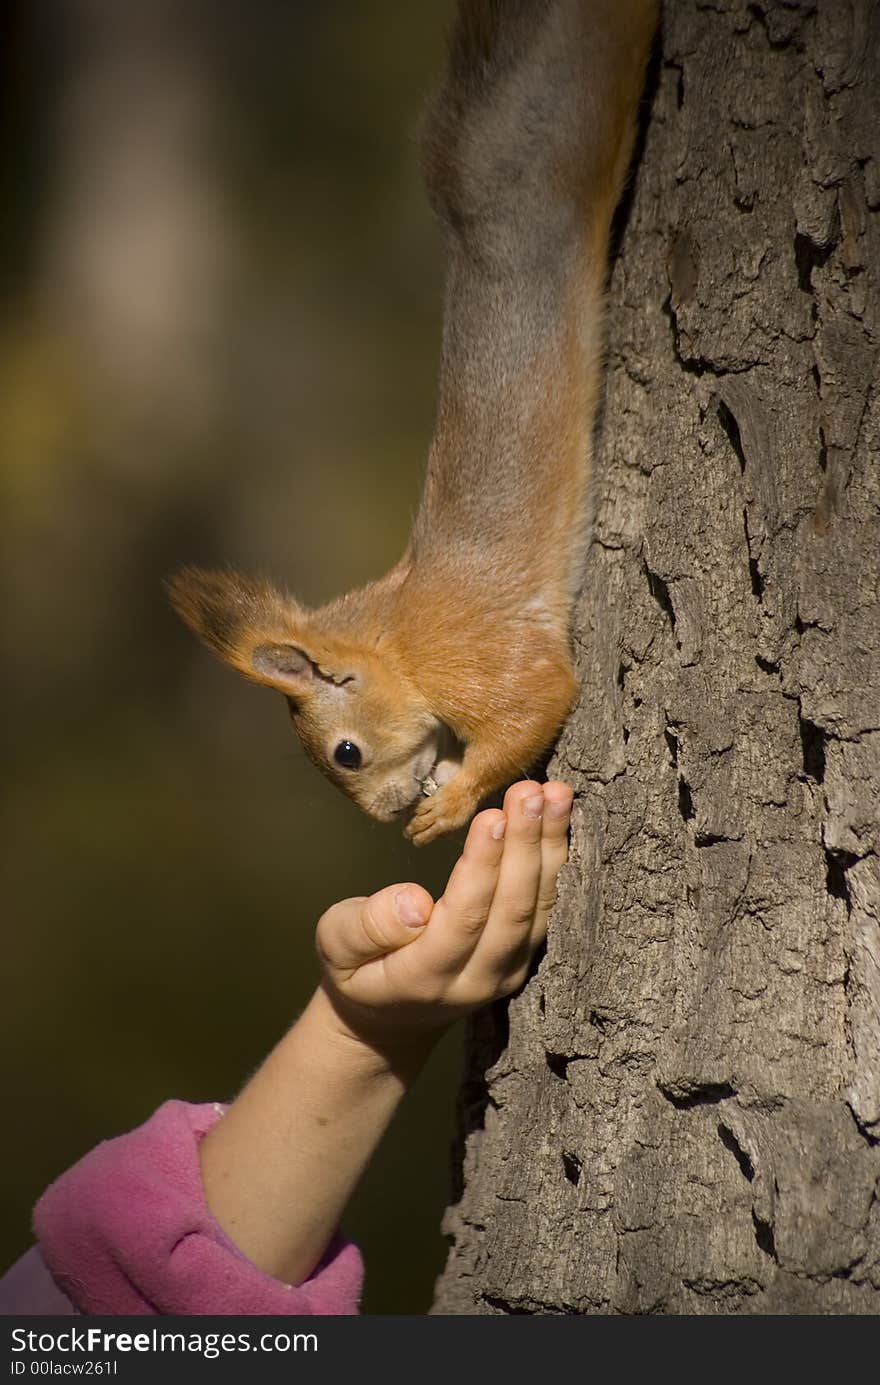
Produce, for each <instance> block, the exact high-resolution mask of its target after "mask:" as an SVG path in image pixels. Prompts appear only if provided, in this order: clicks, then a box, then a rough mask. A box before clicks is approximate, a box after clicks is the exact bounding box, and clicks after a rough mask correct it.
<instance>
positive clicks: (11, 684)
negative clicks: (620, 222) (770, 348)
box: [0, 0, 459, 1313]
mask: <svg viewBox="0 0 880 1385" xmlns="http://www.w3.org/2000/svg"><path fill="white" fill-rule="evenodd" d="M450 12H451V4H450V3H447V0H419V3H418V4H417V5H411V4H406V3H403V0H248V2H247V3H246V4H242V3H240V0H173V2H172V0H125V3H124V4H121V3H118V2H117V0H11V3H9V2H8V0H7V3H4V4H3V5H2V9H0V14H2V33H0V69H2V72H0V76H2V86H0V104H2V115H0V168H2V179H3V186H2V209H3V210H2V218H0V251H2V253H0V284H2V318H0V480H2V501H3V514H4V521H3V544H2V563H3V575H4V579H5V588H6V599H5V601H4V611H5V617H6V619H5V624H4V629H5V638H4V642H3V649H4V662H5V675H4V685H5V690H6V694H7V714H6V718H5V720H6V725H7V727H8V730H9V738H8V739H9V744H8V752H7V764H8V770H7V773H6V775H5V776H4V779H5V793H4V826H3V836H2V841H3V856H4V859H5V872H4V874H5V885H4V891H3V901H4V910H3V912H4V940H3V947H2V955H3V958H4V962H5V968H4V970H5V980H4V986H3V1004H2V1026H3V1034H2V1053H3V1059H2V1061H3V1090H4V1108H5V1128H6V1136H5V1139H4V1142H3V1178H2V1181H0V1197H2V1200H3V1215H2V1247H0V1260H2V1262H3V1263H4V1264H8V1263H10V1262H11V1261H12V1260H13V1258H14V1257H15V1256H16V1255H17V1254H19V1253H20V1252H21V1251H22V1250H24V1249H25V1248H26V1246H27V1245H28V1244H29V1242H30V1230H29V1216H30V1208H31V1206H32V1204H33V1202H34V1200H35V1199H36V1197H37V1196H38V1195H39V1193H40V1192H41V1191H42V1189H43V1188H44V1187H45V1186H46V1184H47V1183H48V1182H49V1181H50V1180H51V1179H52V1178H53V1177H54V1176H56V1175H57V1174H58V1173H59V1172H61V1171H62V1170H63V1169H64V1168H66V1167H67V1166H69V1165H70V1164H71V1163H72V1162H73V1161H74V1160H75V1159H77V1158H78V1157H79V1156H80V1155H81V1154H82V1153H83V1152H84V1151H86V1150H87V1149H89V1148H90V1147H91V1146H92V1145H94V1144H95V1143H96V1142H97V1141H98V1140H100V1139H102V1138H106V1137H107V1136H110V1135H113V1134H115V1133H118V1132H120V1131H122V1130H124V1129H127V1128H130V1127H131V1126H133V1125H135V1124H137V1123H139V1122H140V1121H141V1120H143V1119H145V1118H146V1117H147V1115H148V1114H149V1113H150V1112H151V1111H152V1110H153V1109H154V1107H155V1106H156V1105H158V1104H159V1103H160V1102H161V1101H163V1100H164V1099H166V1098H167V1097H170V1096H178V1097H184V1098H187V1099H193V1100H215V1099H221V1098H228V1097H230V1096H231V1095H233V1094H234V1093H235V1091H236V1090H237V1088H238V1087H239V1086H240V1084H241V1083H242V1081H243V1080H244V1079H245V1078H246V1076H247V1075H248V1073H249V1072H250V1071H252V1069H253V1068H254V1067H255V1066H256V1064H257V1063H258V1062H259V1060H260V1059H261V1057H262V1056H263V1055H264V1054H265V1053H266V1052H267V1051H268V1049H269V1048H270V1047H271V1045H272V1044H273V1043H274V1041H275V1040H276V1038H277V1037H278V1036H279V1034H280V1033H281V1032H282V1031H283V1029H284V1028H285V1027H286V1026H287V1025H288V1024H289V1023H290V1021H291V1020H292V1018H293V1017H294V1016H295V1014H296V1013H297V1011H298V1009H299V1008H300V1007H301V1006H302V1005H303V1003H304V1002H305V1000H306V999H307V997H308V994H309V993H310V991H311V989H312V987H313V986H314V984H315V981H316V978H317V967H316V963H315V960H314V957H313V951H312V948H313V943H312V937H313V930H314V925H315V921H316V919H317V918H318V916H319V914H320V913H321V911H322V910H323V909H324V908H326V907H327V905H329V904H330V903H331V902H333V901H334V900H336V899H338V898H342V897H345V896H347V895H351V894H360V893H367V892H370V891H371V890H373V889H374V888H378V887H380V886H382V885H384V884H387V883H389V882H391V881H393V880H398V879H418V880H421V881H423V883H425V884H426V886H427V887H428V888H429V889H431V890H432V891H433V892H435V893H436V892H438V891H439V889H440V888H441V887H442V882H443V881H444V879H445V877H446V874H447V872H448V868H449V865H450V863H451V860H452V856H453V850H454V848H452V847H450V846H448V845H446V846H438V847H432V848H429V849H428V850H427V851H426V852H424V853H416V852H414V851H413V850H412V849H411V848H410V847H409V846H408V845H407V844H406V843H405V842H404V840H403V838H402V837H401V836H400V835H399V834H398V832H397V830H396V829H394V828H389V827H383V826H380V825H378V824H375V823H372V822H371V821H369V820H368V819H367V818H366V817H364V816H362V815H361V814H360V813H359V812H358V810H356V809H355V808H354V807H353V806H352V805H351V804H349V803H348V801H347V800H345V799H344V798H343V797H342V796H341V795H340V794H339V793H338V791H337V790H335V789H334V788H332V787H331V786H330V785H329V784H327V783H325V781H324V780H323V779H322V778H321V776H320V775H319V774H318V772H317V771H316V770H315V769H314V768H313V767H312V765H311V764H310V763H308V762H307V761H306V760H305V758H304V757H303V755H302V753H301V752H300V750H299V747H298V743H297V741H296V740H295V738H294V737H293V736H292V734H291V732H290V729H289V726H288V719H287V713H286V709H285V705H284V702H283V700H282V699H281V698H280V697H277V696H275V695H273V694H271V693H269V692H267V691H265V690H262V689H257V688H252V687H249V686H247V685H246V684H245V683H244V682H243V681H241V680H238V679H237V678H236V677H235V676H234V675H233V674H232V673H231V672H229V671H227V670H226V669H225V668H223V667H221V666H220V665H219V664H216V663H215V662H214V661H213V660H212V659H211V658H210V656H209V655H208V654H206V653H205V652H204V651H202V650H201V649H200V648H199V647H197V646H196V644H195V643H194V641H192V640H191V638H190V637H189V636H188V634H187V633H186V632H185V631H184V630H183V629H182V628H181V627H179V626H178V625H177V623H176V622H175V618H174V617H173V615H172V613H171V611H170V609H169V608H168V606H167V604H166V602H165V600H164V597H163V593H162V580H163V577H165V576H166V575H167V574H168V573H169V572H170V571H171V570H173V569H174V568H175V566H177V565H178V564H180V563H182V562H185V561H196V562H199V563H202V564H222V563H227V562H229V563H232V564H234V565H236V566H239V567H241V568H242V569H244V570H245V571H258V572H265V573H268V574H270V575H272V576H273V577H275V578H276V579H278V580H279V581H280V582H282V583H286V584H287V585H289V587H290V588H291V589H292V590H294V591H295V592H296V593H297V594H298V595H300V596H301V597H302V598H303V599H304V600H306V601H309V602H319V601H321V600H322V599H325V598H329V597H330V596H333V595H335V594H337V593H338V592H340V591H341V590H343V589H345V588H347V587H349V586H352V585H354V584H357V583H359V582H361V581H364V580H367V579H369V578H370V577H374V576H377V575H379V574H380V573H381V572H382V571H383V570H385V568H387V567H388V566H390V565H391V563H392V562H393V561H394V560H396V558H397V557H398V556H399V553H400V551H401V550H402V548H403V546H404V543H405V540H406V535H407V532H408V528H409V522H410V517H411V514H412V510H413V507H414V505H415V502H416V500H417V497H418V493H419V488H420V484H421V476H422V469H423V462H424V457H425V452H426V447H427V442H428V439H429V436H430V429H431V423H432V415H433V400H434V382H435V372H436V362H437V354H438V343H439V330H440V302H441V288H442V245H441V238H440V235H439V232H438V231H437V229H436V228H435V227H434V225H433V224H432V221H431V217H430V214H429V211H428V209H427V205H426V200H425V196H424V194H423V191H422V188H421V184H420V179H419V172H418V154H417V141H416V133H417V127H418V119H419V112H420V109H421V107H422V104H423V102H424V98H425V95H426V94H427V92H428V91H429V90H430V87H431V84H432V81H433V79H434V75H435V74H436V72H437V70H438V67H439V64H440V62H441V58H442V51H443V35H444V32H445V29H446V27H447V25H448V21H449V17H450ZM458 1063H459V1037H458V1036H454V1037H452V1038H451V1039H450V1040H449V1041H447V1042H445V1044H444V1045H443V1047H442V1048H441V1049H440V1050H439V1051H438V1054H437V1055H436V1056H435V1059H434V1060H433V1062H432V1064H431V1066H430V1067H429V1068H428V1070H427V1071H426V1072H425V1073H424V1075H423V1077H422V1079H421V1082H420V1085H419V1086H418V1088H417V1089H416V1090H415V1091H413V1092H412V1093H411V1094H410V1097H409V1099H408V1101H407V1103H406V1106H405V1108H404V1110H403V1111H402V1113H401V1115H400V1117H399V1119H398V1121H397V1123H396V1125H395V1127H394V1128H393V1130H392V1131H391V1133H390V1135H389V1137H388V1139H387V1140H386V1142H385V1144H384V1146H383V1149H382V1151H381V1153H380V1155H379V1157H378V1158H377V1159H376V1161H375V1163H374V1165H373V1166H372V1168H371V1170H370V1173H369V1175H368V1177H367V1179H366V1181H365V1183H364V1185H363V1186H362V1188H361V1189H360V1191H359V1193H358V1195H357V1197H356V1199H355V1202H354V1204H353V1206H352V1207H351V1209H350V1214H349V1216H348V1217H347V1220H346V1226H347V1229H348V1230H349V1231H350V1232H351V1233H352V1234H354V1235H355V1236H356V1237H357V1239H358V1240H359V1241H360V1243H361V1245H362V1247H363V1249H364V1252H365V1255H366V1259H367V1267H368V1277H367V1292H366V1304H365V1306H366V1309H367V1311H370V1312H384V1313H421V1312H424V1311H425V1310H426V1309H427V1307H428V1305H429V1302H430V1297H431V1288H432V1282H433V1278H434V1275H435V1273H436V1271H437V1269H438V1268H439V1265H440V1263H441V1260H442V1256H443V1244H442V1241H441V1237H440V1230H439V1226H440V1217H441V1213H442V1209H443V1206H444V1205H445V1202H446V1200H447V1190H448V1159H449V1155H448V1149H449V1141H450V1131H451V1125H452V1119H453V1106H454V1096H455V1086H456V1081H457V1068H458Z"/></svg>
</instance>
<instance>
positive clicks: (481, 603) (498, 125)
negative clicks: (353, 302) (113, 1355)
mask: <svg viewBox="0 0 880 1385" xmlns="http://www.w3.org/2000/svg"><path fill="white" fill-rule="evenodd" d="M656 18H657V6H656V3H655V0H461V4H460V14H459V21H458V27H457V29H456V31H455V33H454V35H453V42H452V48H451V53H450V61H449V68H448V72H447V77H446V81H445V84H444V86H443V87H442V89H441V91H440V93H439V95H438V97H437V98H436V99H435V101H434V103H433V106H432V108H431V112H430V116H429V120H428V125H427V130H426V136H425V165H426V176H427V181H428V188H429V193H430V195H431V200H432V203H433V205H434V206H435V208H436V209H437V210H438V213H439V214H440V216H441V218H442V219H443V220H444V222H445V223H446V226H447V229H448V231H449V274H448V280H447V293H446V306H445V317H444V339H443V358H442V365H441V373H440V391H439V404H438V415H437V427H436V431H435V436H434V440H433V443H432V445H431V451H430V455H429V459H428V469H427V476H426V481H425V488H424V493H423V496H422V501H421V505H420V507H419V512H418V514H417V516H416V520H415V523H414V525H413V531H412V534H411V537H410V542H409V546H408V548H407V551H406V553H405V554H404V556H403V558H402V559H401V561H400V562H399V563H398V564H397V566H396V567H394V568H393V569H392V570H391V571H390V572H389V573H388V574H387V575H386V576H385V577H383V578H382V579H380V580H379V581H377V582H374V583H372V584H370V585H369V586H367V587H364V588H362V589H360V590H358V591H354V592H350V593H348V594H347V595H346V596H343V597H340V598H339V599H338V600H336V601H333V602H330V603H329V604H328V605H327V606H324V607H322V608H321V609H320V610H316V611H307V610H305V609H304V608H303V607H301V606H300V605H299V604H298V603H296V602H295V601H293V600H292V599H291V598H288V597H285V596H283V595H282V594H281V593H279V592H278V591H277V590H276V589H275V588H273V587H271V586H270V585H269V584H267V583H264V582H259V581H254V580H252V579H248V578H244V577H240V576H238V575H237V574H235V573H204V572H200V571H198V570H195V569H185V570H184V571H183V572H182V573H180V574H179V575H178V576H177V577H176V578H175V579H174V580H173V582H172V584H171V598H172V601H173V602H174V605H175V606H176V608H177V610H178V611H179V613H180V614H181V616H182V617H183V619H184V620H185V621H186V622H187V624H188V625H190V626H191V627H192V629H193V630H195V632H196V633H197V634H198V635H199V636H200V637H201V638H202V639H203V640H204V641H205V642H206V643H207V644H208V645H209V646H210V647H211V648H212V649H213V650H214V651H215V652H216V653H217V654H219V655H220V656H221V657H222V658H224V659H225V660H227V661H228V662H229V663H231V664H232V665H233V667H235V668H237V669H238V670H239V671H240V672H242V673H244V674H245V675H246V676H247V677H249V678H252V679H254V680H256V681H257V682H261V683H265V684H268V685H269V686H271V687H274V688H277V689H279V690H280V691H281V692H283V693H284V694H285V695H286V696H287V698H288V701H289V704H290V708H291V715H292V718H293V722H294V726H295V728H296V730H297V733H298V734H299V736H300V738H301V740H302V742H303V745H304V746H305V748H306V750H307V752H308V753H309V755H311V757H312V759H313V760H314V761H315V762H316V764H318V765H319V766H320V767H321V768H322V769H323V770H324V771H325V772H326V773H327V774H329V775H330V777H331V778H332V779H333V780H334V781H335V782H336V783H337V784H339V786H340V787H341V788H342V789H344V790H345V792H347V793H348V794H349V795H350V796H351V797H352V798H354V799H355V801H356V802H357V803H359V804H360V805H361V807H363V808H364V809H365V811H367V812H368V813H371V814H372V815H373V816H375V817H378V818H380V819H382V820H390V819H392V818H395V817H403V816H408V822H407V827H406V831H407V833H408V835H410V836H411V837H412V839H413V840H414V841H415V842H417V843H419V844H422V843H424V842H427V841H430V840H432V839H433V838H434V837H437V836H439V835H441V834H442V833H445V832H449V831H452V830H453V829H455V828H457V827H459V826H461V825H462V824H463V823H465V822H466V821H467V820H468V818H469V817H470V816H471V815H472V813H473V812H474V811H475V809H476V808H477V806H478V804H479V803H480V801H481V799H483V798H484V797H486V796H487V795H488V794H489V793H491V792H493V791H494V790H495V789H498V788H500V787H501V786H503V785H504V784H505V783H508V782H510V781H511V780H512V779H514V778H516V777H518V776H520V775H522V774H525V773H526V772H527V771H528V770H529V768H530V766H532V765H533V764H534V762H535V761H536V759H537V758H538V757H539V756H540V754H541V752H542V751H544V750H545V749H546V747H547V746H548V745H549V743H550V742H551V740H552V739H553V737H554V735H555V734H556V732H557V731H558V730H559V727H560V726H561V724H562V722H563V720H564V718H565V716H566V714H567V713H568V711H569V710H570V708H571V706H572V704H573V702H574V699H575V696H576V693H577V682H576V680H575V677H574V672H573V670H572V666H571V658H570V652H569V621H570V613H571V605H572V601H573V598H574V594H575V591H576V589H577V585H578V578H579V564H580V557H581V552H582V548H583V542H584V534H585V506H586V487H587V480H588V474H589V462H590V450H591V438H592V429H593V418H594V414H595V409H596V402H597V398H598V392H599V372H600V357H601V343H602V315H603V284H604V278H605V273H606V255H607V244H608V237H609V231H610V224H611V217H612V215H613V212H614V209H615V206H616V205H617V202H618V200H619V197H620V193H621V190H622V186H623V181H624V176H625V172H626V168H627V166H628V162H629V159H630V155H631V151H632V143H633V138H634V131H635V118H636V108H637V105H638V100H639V96H640V93H641V87H642V81H643V74H644V67H645V62H646V58H647V52H648V48H649V45H650V41H651V37H652V35H653V31H654V27H655V25H656ZM345 746H348V747H351V746H355V747H356V749H357V751H358V753H359V755H360V761H361V762H360V764H359V766H358V767H357V768H356V769H352V768H351V767H346V766H345V765H344V764H341V763H339V762H338V759H337V756H338V753H339V747H345ZM430 789H434V790H435V791H434V792H432V793H430V796H424V795H425V794H428V793H429V790H430Z"/></svg>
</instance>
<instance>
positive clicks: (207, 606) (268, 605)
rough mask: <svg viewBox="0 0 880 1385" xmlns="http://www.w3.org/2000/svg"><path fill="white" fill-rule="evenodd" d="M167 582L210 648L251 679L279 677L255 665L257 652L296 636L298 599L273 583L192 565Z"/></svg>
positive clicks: (183, 612)
mask: <svg viewBox="0 0 880 1385" xmlns="http://www.w3.org/2000/svg"><path fill="white" fill-rule="evenodd" d="M166 585H167V590H168V595H169V597H170V599H171V604H172V606H173V607H174V609H175V611H176V612H177V614H178V615H179V616H180V618H181V619H182V620H183V621H184V622H185V624H186V625H188V626H189V628H190V629H191V630H192V631H194V633H195V634H196V635H198V637H199V639H200V640H203V641H204V642H205V644H206V645H207V646H208V648H209V649H212V650H213V651H214V653H215V654H219V656H220V658H221V659H225V660H226V661H227V663H230V664H232V665H233V666H234V667H235V668H237V669H239V671H240V672H241V673H244V674H246V675H247V676H248V677H249V678H257V679H258V681H261V682H262V681H273V680H271V679H269V678H267V677H266V675H265V674H263V673H262V672H261V671H260V670H258V669H256V668H255V667H254V664H253V661H252V651H253V650H254V647H255V646H269V645H275V644H277V645H278V646H279V647H280V646H281V645H282V642H283V641H284V640H285V639H286V638H288V637H290V636H293V637H294V638H295V633H294V632H295V629H296V626H297V623H298V622H299V620H300V619H301V617H302V612H301V611H300V608H299V607H298V606H297V605H296V604H295V602H293V601H291V600H290V599H288V598H286V597H284V596H282V595H281V593H280V592H279V591H278V590H277V589H276V588H275V587H273V586H272V585H271V584H270V583H269V582H264V581H260V580H258V579H255V578H252V577H243V576H242V575H241V574H240V573H238V572H232V571H229V572H205V571H203V570H202V569H201V568H196V567H186V568H183V569H182V570H181V571H180V572H177V573H175V574H174V576H173V577H172V578H171V579H170V580H169V581H168V583H167V584H166Z"/></svg>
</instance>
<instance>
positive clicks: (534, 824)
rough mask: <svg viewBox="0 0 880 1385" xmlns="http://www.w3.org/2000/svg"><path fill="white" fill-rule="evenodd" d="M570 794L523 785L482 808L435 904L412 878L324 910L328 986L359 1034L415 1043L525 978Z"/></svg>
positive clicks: (386, 1044) (563, 836) (321, 939)
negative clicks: (410, 881) (500, 803)
mask: <svg viewBox="0 0 880 1385" xmlns="http://www.w3.org/2000/svg"><path fill="white" fill-rule="evenodd" d="M571 802H572V792H571V789H570V788H568V786H567V785H565V784H562V783H559V782H552V783H549V784H544V785H541V784H537V783H534V782H530V781H529V782H525V783H520V784H515V785H514V786H513V788H511V789H508V791H507V795H506V797H505V799H504V811H503V812H502V811H500V810H499V809H488V810H487V811H486V812H483V813H480V814H479V815H478V816H477V817H476V818H474V821H473V822H472V823H471V827H470V831H469V832H468V836H467V841H466V842H465V845H464V850H463V851H462V854H461V857H460V858H459V860H458V862H457V863H456V866H455V868H454V870H453V872H452V874H451V876H450V877H449V883H448V885H447V887H446V891H445V893H444V895H443V897H442V898H441V899H439V900H438V901H437V903H436V904H435V903H434V902H433V900H432V899H431V896H430V895H429V894H428V892H427V890H424V889H422V887H421V886H420V885H412V884H409V885H390V886H388V888H387V889H384V890H380V891H379V892H378V894H374V895H372V896H370V898H368V899H347V900H343V902H342V903H341V904H335V905H334V906H333V908H332V909H328V911H327V913H326V914H324V916H323V918H322V919H321V921H320V923H319V924H318V934H317V944H318V952H319V954H320V957H321V960H322V963H323V966H324V989H325V991H326V993H327V995H328V997H329V999H330V1000H331V1002H332V1004H333V1007H334V1009H335V1011H336V1013H337V1015H338V1016H339V1018H340V1020H341V1021H342V1022H343V1025H344V1027H345V1029H347V1030H348V1031H349V1032H350V1033H351V1034H352V1036H353V1037H355V1038H357V1039H360V1040H362V1041H363V1042H365V1043H367V1044H369V1045H370V1046H371V1047H374V1048H376V1049H378V1050H379V1051H380V1052H381V1053H383V1054H387V1055H388V1056H392V1055H393V1054H394V1053H396V1052H398V1051H406V1050H407V1049H410V1048H411V1047H414V1048H415V1049H416V1050H418V1049H419V1048H424V1046H425V1042H424V1041H425V1040H427V1041H428V1043H430V1042H431V1041H432V1040H433V1038H434V1037H436V1032H437V1031H439V1030H440V1029H442V1028H444V1027H445V1026H446V1025H448V1024H450V1023H451V1022H452V1021H453V1020H455V1019H456V1018H457V1017H458V1016H460V1015H463V1014H466V1013H467V1012H468V1011H470V1010H475V1009H477V1008H478V1007H479V1006H481V1005H486V1004H487V1003H488V1002H489V1001H492V1000H496V999H498V998H499V997H500V996H505V995H510V994H511V993H512V992H513V991H515V990H517V989H518V988H519V987H520V986H521V985H522V984H523V982H524V981H525V979H526V976H527V975H528V970H529V964H530V962H531V959H532V956H533V955H534V953H535V950H536V949H537V948H538V946H539V945H540V944H541V943H542V942H543V940H544V937H545V935H546V932H547V918H548V915H549V913H550V909H551V907H552V905H553V901H554V899H555V897H556V877H557V874H558V872H559V868H560V866H561V865H562V864H563V862H564V861H565V859H566V856H567V855H568V825H569V818H570V815H571ZM414 1041H415V1042H414ZM413 1056H414V1057H415V1056H416V1054H415V1053H414V1054H413Z"/></svg>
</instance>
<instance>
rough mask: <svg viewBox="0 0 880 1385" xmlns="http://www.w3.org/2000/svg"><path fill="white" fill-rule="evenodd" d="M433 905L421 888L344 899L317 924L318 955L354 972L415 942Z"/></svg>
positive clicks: (397, 888) (403, 887) (396, 887)
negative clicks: (367, 963)
mask: <svg viewBox="0 0 880 1385" xmlns="http://www.w3.org/2000/svg"><path fill="white" fill-rule="evenodd" d="M433 905H434V901H433V900H432V898H431V896H430V895H429V894H428V891H427V890H423V889H422V887H421V885H389V886H387V888H386V889H384V890H379V892H378V894H374V895H369V896H364V897H363V898H360V899H344V900H342V902H341V903H340V904H334V905H333V907H332V909H328V910H327V912H326V914H324V916H323V917H322V919H321V920H320V922H319V924H318V931H317V946H318V952H319V953H320V955H321V957H322V958H323V959H324V961H325V962H326V963H327V965H328V966H331V967H333V968H334V969H335V970H337V971H354V970H355V969H356V968H357V967H360V966H363V965H364V963H366V962H370V961H373V960H374V959H375V958H377V957H382V956H384V955H385V954H386V953H388V952H395V951H396V950H397V949H398V948H401V947H406V946H407V944H408V943H411V942H413V941H414V940H415V939H416V938H417V937H418V936H419V934H420V933H421V932H422V930H423V929H424V926H425V924H426V923H427V922H428V919H429V918H430V916H431V910H432V908H433Z"/></svg>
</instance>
